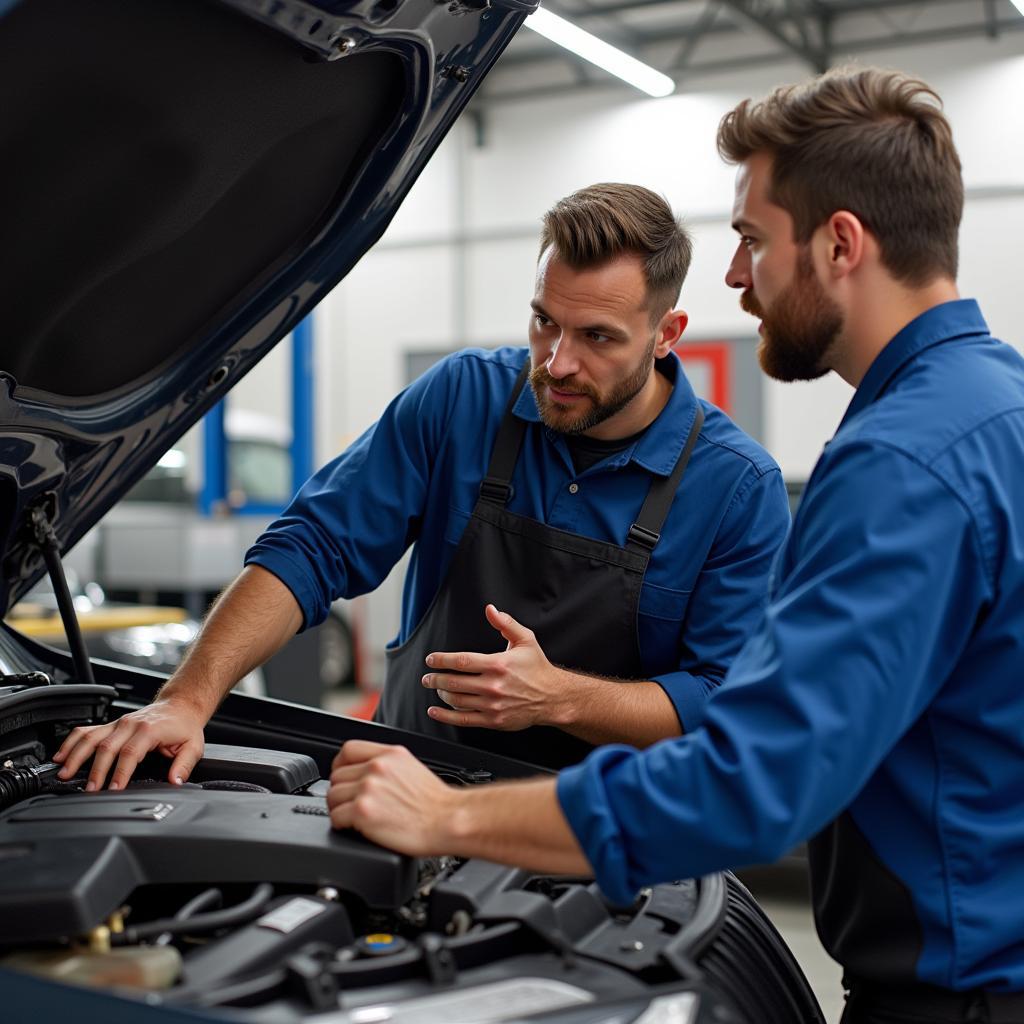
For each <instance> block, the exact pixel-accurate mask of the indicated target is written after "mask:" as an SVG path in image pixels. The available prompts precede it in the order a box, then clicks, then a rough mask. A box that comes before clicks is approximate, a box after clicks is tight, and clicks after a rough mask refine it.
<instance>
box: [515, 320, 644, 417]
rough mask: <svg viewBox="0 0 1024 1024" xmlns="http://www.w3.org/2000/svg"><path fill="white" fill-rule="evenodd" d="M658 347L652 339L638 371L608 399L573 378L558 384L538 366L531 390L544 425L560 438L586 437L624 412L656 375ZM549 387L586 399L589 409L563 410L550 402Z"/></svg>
mask: <svg viewBox="0 0 1024 1024" xmlns="http://www.w3.org/2000/svg"><path fill="white" fill-rule="evenodd" d="M656 343H657V338H656V337H654V336H652V337H651V341H650V344H648V346H647V350H646V351H645V352H644V354H643V356H642V357H641V359H640V362H639V363H638V364H637V367H636V369H634V370H633V371H632V372H631V373H630V374H629V375H628V376H626V377H625V378H623V379H622V380H621V381H619V383H618V384H616V385H615V387H613V388H612V390H611V391H610V392H609V393H608V394H606V395H602V394H601V392H600V391H598V390H597V388H595V387H593V385H590V384H580V383H577V382H575V381H574V380H573V378H572V377H563V378H562V379H561V380H556V379H555V378H554V377H552V376H551V374H549V373H548V371H547V368H546V367H545V366H544V365H543V363H542V364H541V365H540V366H535V367H534V368H533V369H532V370H531V371H530V387H531V388H532V389H533V397H534V399H535V400H536V402H537V410H538V412H540V418H541V420H542V421H543V423H544V425H545V426H546V427H549V428H550V429H551V430H557V431H558V432H559V433H560V434H583V433H586V431H588V430H592V429H593V428H594V427H596V426H597V425H598V424H599V423H604V421H605V420H607V419H610V418H611V417H612V416H614V415H615V414H616V413H618V412H621V411H622V410H623V409H625V407H626V406H627V405H629V403H630V402H632V401H633V399H634V398H636V396H637V395H638V394H640V392H641V391H642V390H643V387H644V385H645V384H646V383H647V380H648V378H649V377H650V375H651V373H652V372H653V370H654V349H655V345H656ZM548 387H553V388H555V389H557V390H558V391H569V392H572V393H573V394H576V395H585V396H586V397H587V405H585V406H584V408H582V409H575V408H564V407H562V406H559V405H558V404H557V403H556V402H554V401H552V400H551V399H550V398H548V395H547V388H548Z"/></svg>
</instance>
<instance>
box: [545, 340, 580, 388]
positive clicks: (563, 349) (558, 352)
mask: <svg viewBox="0 0 1024 1024" xmlns="http://www.w3.org/2000/svg"><path fill="white" fill-rule="evenodd" d="M578 370H579V359H578V358H577V356H576V347H575V345H573V343H572V341H571V340H570V339H569V337H568V336H567V335H566V334H565V333H564V332H563V333H562V335H561V336H560V337H559V339H558V341H556V342H555V346H554V348H553V349H552V350H551V355H550V356H549V357H548V373H550V374H551V376H552V377H554V378H555V379H556V380H563V379H564V378H566V377H571V376H572V375H573V374H574V373H576V372H577V371H578Z"/></svg>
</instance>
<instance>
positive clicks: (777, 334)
mask: <svg viewBox="0 0 1024 1024" xmlns="http://www.w3.org/2000/svg"><path fill="white" fill-rule="evenodd" d="M740 306H742V308H743V309H744V310H746V312H748V313H750V314H752V315H753V316H756V317H757V318H758V319H759V320H760V321H761V341H760V344H759V345H758V346H757V358H758V362H760V364H761V369H762V370H764V372H765V373H766V374H768V376H769V377H772V378H774V379H775V380H780V381H786V382H790V381H796V380H817V379H818V378H819V377H823V376H824V375H825V374H826V373H828V371H829V370H830V369H831V366H830V358H829V357H830V354H831V352H832V348H833V346H834V345H835V342H836V339H837V338H838V337H839V335H840V333H841V332H842V329H843V323H844V321H843V313H842V310H841V309H840V308H839V307H838V306H837V305H836V304H835V303H834V302H833V301H832V300H831V299H830V298H829V297H828V296H827V295H826V294H825V289H824V288H822V286H821V283H820V282H819V281H818V278H817V277H816V276H815V274H814V267H813V266H812V264H811V257H810V254H809V253H808V252H807V251H806V249H805V250H802V251H801V252H800V254H799V256H798V257H797V266H796V273H795V274H794V276H793V280H792V281H791V282H790V283H789V284H788V285H787V286H786V287H785V288H784V289H783V290H782V291H781V292H780V293H779V294H778V296H777V297H776V298H775V301H774V302H772V304H771V308H770V309H767V310H765V309H763V308H762V306H761V304H760V303H759V302H758V300H757V299H756V298H755V296H754V294H753V292H752V291H746V292H744V293H743V295H742V296H741V297H740Z"/></svg>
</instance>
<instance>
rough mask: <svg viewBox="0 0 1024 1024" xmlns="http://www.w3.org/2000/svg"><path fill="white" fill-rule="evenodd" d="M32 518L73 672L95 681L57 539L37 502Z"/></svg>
mask: <svg viewBox="0 0 1024 1024" xmlns="http://www.w3.org/2000/svg"><path fill="white" fill-rule="evenodd" d="M30 517H31V520H32V533H33V535H34V536H35V539H36V543H37V544H38V545H39V550H40V551H42V553H43V559H44V560H45V561H46V571H47V572H48V573H49V574H50V581H51V582H52V583H53V592H54V594H56V595H57V607H58V608H59V609H60V621H61V622H62V623H63V624H64V633H65V635H66V636H67V640H68V647H69V649H70V650H71V660H72V661H73V662H74V666H75V675H76V676H77V677H78V678H79V679H80V680H81V681H82V682H83V683H95V682H96V680H95V678H94V677H93V674H92V663H91V662H90V661H89V654H88V652H87V651H86V649H85V641H84V640H83V639H82V627H81V626H80V625H79V622H78V616H77V615H76V614H75V603H74V601H73V600H72V599H71V591H70V590H69V589H68V581H67V577H66V576H65V575H64V566H63V565H62V564H61V560H60V544H59V543H58V541H57V534H56V533H55V532H54V530H53V524H52V523H51V522H50V520H49V518H48V517H47V515H46V512H45V511H44V510H43V508H42V507H40V506H39V505H37V506H36V507H35V508H33V509H32V511H31V513H30Z"/></svg>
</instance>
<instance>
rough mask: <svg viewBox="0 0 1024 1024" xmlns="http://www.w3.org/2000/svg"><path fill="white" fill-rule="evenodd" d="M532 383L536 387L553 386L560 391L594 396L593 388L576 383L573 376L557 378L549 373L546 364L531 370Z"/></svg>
mask: <svg viewBox="0 0 1024 1024" xmlns="http://www.w3.org/2000/svg"><path fill="white" fill-rule="evenodd" d="M530 383H531V384H532V385H533V386H534V387H535V388H542V387H553V388H555V389H556V390H558V391H564V392H566V393H568V394H572V395H588V396H589V397H593V392H592V390H591V389H590V388H588V387H587V386H586V385H582V386H579V385H574V384H573V379H572V377H563V378H561V379H560V380H556V379H555V378H554V377H552V376H551V374H550V373H548V371H547V367H545V366H537V367H534V369H532V370H531V371H530Z"/></svg>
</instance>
